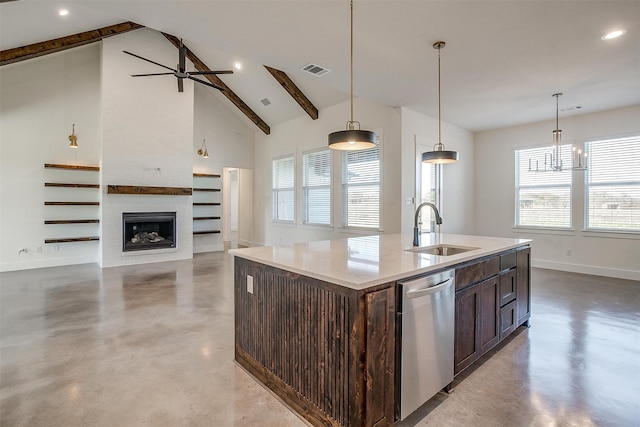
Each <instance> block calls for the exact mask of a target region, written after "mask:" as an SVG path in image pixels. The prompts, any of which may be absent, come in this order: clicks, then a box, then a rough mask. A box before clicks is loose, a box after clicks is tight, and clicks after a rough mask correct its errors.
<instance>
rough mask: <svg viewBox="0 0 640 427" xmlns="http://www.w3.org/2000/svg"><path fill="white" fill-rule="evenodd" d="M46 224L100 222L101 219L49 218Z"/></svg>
mask: <svg viewBox="0 0 640 427" xmlns="http://www.w3.org/2000/svg"><path fill="white" fill-rule="evenodd" d="M44 223H45V224H99V223H100V220H99V219H55V220H53V219H49V220H46V221H45V222H44Z"/></svg>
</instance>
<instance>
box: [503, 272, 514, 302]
mask: <svg viewBox="0 0 640 427" xmlns="http://www.w3.org/2000/svg"><path fill="white" fill-rule="evenodd" d="M516 292H517V288H516V270H515V269H513V270H509V271H507V272H506V273H502V274H501V275H500V307H502V306H504V305H505V304H508V303H510V302H511V301H513V300H515V299H516Z"/></svg>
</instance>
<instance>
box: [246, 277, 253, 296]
mask: <svg viewBox="0 0 640 427" xmlns="http://www.w3.org/2000/svg"><path fill="white" fill-rule="evenodd" d="M247 292H249V293H250V294H252V293H253V276H249V275H248V274H247Z"/></svg>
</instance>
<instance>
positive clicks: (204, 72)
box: [189, 70, 233, 76]
mask: <svg viewBox="0 0 640 427" xmlns="http://www.w3.org/2000/svg"><path fill="white" fill-rule="evenodd" d="M189 74H191V75H192V76H209V75H212V74H233V70H218V71H189Z"/></svg>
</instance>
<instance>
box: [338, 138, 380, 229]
mask: <svg viewBox="0 0 640 427" xmlns="http://www.w3.org/2000/svg"><path fill="white" fill-rule="evenodd" d="M374 132H375V133H376V137H377V139H376V147H375V149H377V150H378V179H377V181H375V183H376V185H377V186H378V224H377V226H371V227H368V226H363V225H350V224H349V222H348V215H349V212H348V206H349V198H348V190H349V188H355V187H364V186H369V185H372V184H374V181H369V182H366V183H357V184H349V183H348V182H345V176H346V175H347V167H348V163H347V161H348V156H349V153H362V152H366V151H369V150H373V149H374V148H369V149H367V150H357V151H343V152H341V153H340V168H339V171H338V172H339V174H340V177H339V186H340V191H339V193H340V203H339V204H336V207H337V208H338V209H340V213H339V218H340V228H341V229H344V230H348V231H356V232H371V231H376V232H382V231H383V218H384V217H383V204H384V203H383V201H384V198H383V186H384V179H383V170H384V169H383V142H382V141H383V133H382V129H376V130H374Z"/></svg>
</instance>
